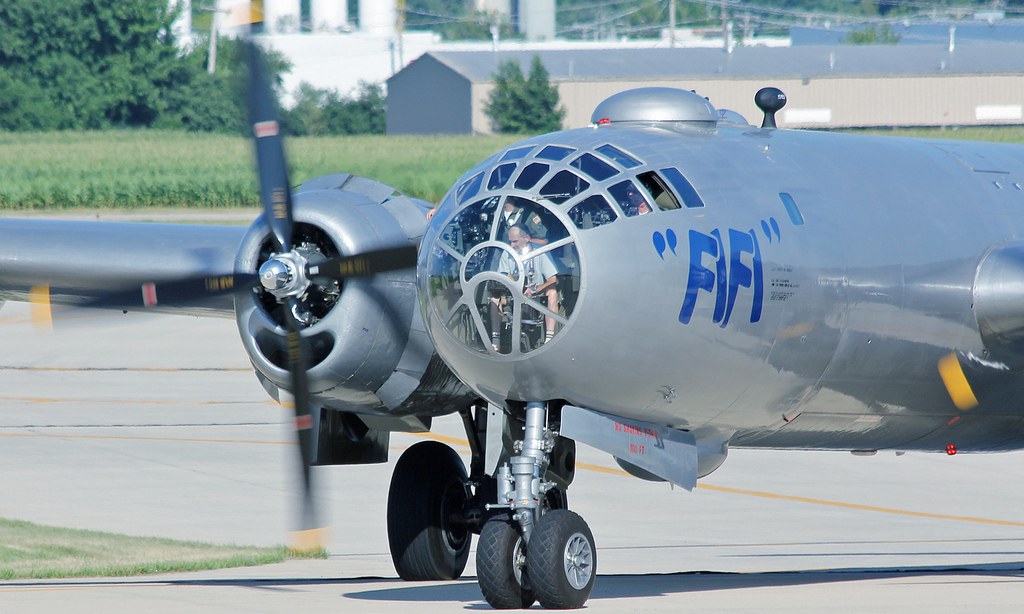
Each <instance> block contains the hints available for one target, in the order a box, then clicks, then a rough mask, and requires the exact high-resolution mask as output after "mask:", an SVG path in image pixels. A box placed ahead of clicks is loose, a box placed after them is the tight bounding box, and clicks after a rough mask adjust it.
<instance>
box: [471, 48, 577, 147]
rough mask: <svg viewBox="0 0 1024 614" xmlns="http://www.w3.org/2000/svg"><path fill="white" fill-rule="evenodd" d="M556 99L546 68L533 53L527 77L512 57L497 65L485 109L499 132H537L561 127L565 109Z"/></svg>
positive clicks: (555, 89) (554, 89)
mask: <svg viewBox="0 0 1024 614" xmlns="http://www.w3.org/2000/svg"><path fill="white" fill-rule="evenodd" d="M558 102H559V98H558V88H557V87H556V86H554V85H552V84H551V83H550V82H549V79H548V71H547V69H546V68H544V64H543V62H541V61H540V56H536V55H535V56H533V63H532V64H531V65H530V76H529V78H527V77H524V76H523V71H522V69H521V68H520V67H519V62H518V61H516V60H508V61H507V62H502V63H501V64H499V65H498V72H497V74H495V75H494V89H493V90H491V94H490V96H489V98H488V102H487V105H486V109H485V111H486V113H487V115H488V116H489V117H490V118H491V120H492V121H493V122H494V124H495V125H496V126H497V128H498V131H499V132H503V133H522V134H537V133H542V132H552V131H555V130H561V129H562V120H563V119H565V109H564V108H562V107H559V106H558Z"/></svg>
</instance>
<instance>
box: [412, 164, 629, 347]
mask: <svg viewBox="0 0 1024 614" xmlns="http://www.w3.org/2000/svg"><path fill="white" fill-rule="evenodd" d="M545 172H546V170H545ZM564 172H566V173H568V174H569V175H573V176H574V177H576V179H575V180H574V181H576V180H578V181H580V182H583V179H582V178H580V177H578V176H575V175H574V174H573V173H571V172H570V171H564ZM541 175H543V173H542V174H541ZM584 183H585V182H584ZM598 198H602V197H598ZM581 204H582V203H581ZM590 209H591V210H594V211H598V210H601V209H602V208H601V207H599V206H591V207H590ZM603 209H604V215H605V216H607V215H608V214H609V213H610V214H611V215H612V216H614V215H615V212H614V211H610V205H609V204H608V203H607V202H605V203H604V207H603ZM593 218H594V216H593V215H591V221H590V224H591V225H593V224H594V221H593ZM581 219H582V218H581ZM581 223H582V222H581ZM439 239H440V240H439V241H438V242H437V243H435V244H434V245H433V247H432V248H431V251H430V255H429V257H428V261H427V270H428V271H429V276H430V280H429V296H430V298H429V302H430V305H431V308H432V309H433V311H434V313H436V314H437V317H438V319H439V321H440V322H442V323H443V325H444V326H445V327H446V328H447V329H448V331H449V332H450V333H451V335H452V337H453V338H454V339H456V340H457V341H458V342H459V343H461V344H462V345H463V346H465V347H466V348H468V349H469V350H470V351H474V352H479V353H481V354H486V355H490V356H492V357H494V358H500V357H502V356H507V357H510V358H516V357H518V356H521V355H523V354H527V353H530V352H533V351H536V350H540V349H542V348H544V347H545V345H546V344H548V343H552V342H553V341H557V339H558V334H559V333H560V332H561V330H562V329H563V328H564V327H565V326H566V325H568V324H569V321H570V318H571V317H572V314H573V311H574V309H575V307H576V299H577V296H578V294H579V292H580V288H581V275H580V270H581V263H580V258H579V252H578V251H577V249H576V245H575V242H574V240H573V238H572V235H571V234H570V232H569V228H568V227H566V226H565V224H564V223H563V222H562V221H561V219H560V216H559V214H558V213H556V212H555V211H554V210H553V209H551V208H550V206H545V205H544V204H542V203H539V202H535V201H533V200H531V199H528V198H522V197H518V196H513V195H506V196H504V197H503V196H500V195H496V196H493V197H491V198H485V199H481V200H478V201H476V202H474V203H472V204H470V205H468V206H466V207H464V208H463V209H462V210H461V211H459V212H458V213H457V214H455V216H454V217H453V218H452V219H451V221H450V222H448V223H447V224H446V225H445V226H444V228H443V229H442V231H441V234H440V238H439Z"/></svg>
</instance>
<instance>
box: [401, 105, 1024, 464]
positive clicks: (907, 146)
mask: <svg viewBox="0 0 1024 614" xmlns="http://www.w3.org/2000/svg"><path fill="white" fill-rule="evenodd" d="M609 145H610V146H612V148H609V147H608V146H609ZM552 146H554V149H552ZM506 151H507V152H511V153H506V152H500V153H499V154H497V155H495V156H494V157H492V158H491V159H489V160H487V161H485V162H484V163H482V164H481V165H479V166H477V167H476V168H474V169H472V170H470V171H469V172H468V173H466V175H465V176H464V177H463V179H462V180H460V182H459V183H457V184H456V186H455V187H453V189H452V192H451V193H450V194H449V195H448V196H447V197H446V199H445V201H444V202H443V203H442V205H441V206H440V208H439V209H438V212H437V214H436V215H435V216H434V218H433V221H432V223H431V225H430V227H429V228H428V230H427V233H426V235H425V236H424V240H423V243H422V247H421V250H420V272H419V283H420V289H421V302H422V303H423V304H424V313H425V319H426V321H427V325H428V329H429V331H430V332H431V335H432V337H433V339H434V342H435V344H436V347H437V350H438V352H439V354H440V355H441V356H442V358H443V359H444V360H446V361H447V362H448V363H449V365H450V366H451V367H452V369H453V371H455V372H456V373H458V374H460V376H461V377H462V379H463V380H464V381H466V382H467V383H469V384H470V385H471V386H473V387H474V389H475V390H476V391H477V392H478V393H480V394H481V395H482V396H484V397H485V398H487V399H488V400H489V401H490V402H492V403H495V404H498V405H501V404H504V403H506V402H507V401H510V400H511V401H523V402H528V401H551V400H556V401H564V402H566V403H568V404H571V405H575V406H579V407H585V408H588V409H592V410H596V411H599V412H603V413H607V414H611V415H614V416H621V417H625V418H632V419H636V420H641V421H645V422H649V423H655V424H659V425H664V426H668V427H672V428H678V429H684V430H691V431H700V430H703V431H704V432H706V431H709V430H712V431H715V432H717V433H718V434H719V438H720V439H722V440H728V441H729V445H730V446H735V447H743V446H756V447H783V448H787V447H791V448H836V449H878V448H896V449H921V450H933V451H940V450H945V449H946V447H947V446H949V445H953V446H955V449H960V450H998V449H1010V448H1018V447H1022V446H1024V429H1022V428H1021V427H1022V425H1021V419H1022V416H1024V409H1022V407H1021V404H1020V402H1019V401H1018V400H1017V398H1019V397H1017V398H1015V395H1013V394H1009V392H1011V391H1013V390H1019V389H1020V386H1019V385H1018V384H1017V382H1019V381H1020V379H1021V378H1020V377H1019V376H1017V375H1014V374H1013V373H1012V372H1011V373H1010V374H1009V375H1007V378H1004V379H1008V381H1006V382H1002V385H1001V387H997V388H994V389H993V390H994V392H993V393H992V394H990V395H988V396H987V397H986V396H984V395H981V394H980V393H979V401H980V404H979V405H977V406H976V407H972V408H968V409H959V408H958V407H957V406H956V405H955V404H954V402H953V401H952V399H951V392H950V391H949V390H948V388H947V386H946V385H945V384H944V381H943V378H942V377H941V376H940V370H939V368H938V365H939V362H940V360H941V359H942V358H943V357H944V356H947V355H949V354H951V353H955V352H958V353H959V354H960V355H961V356H968V357H972V358H975V359H978V360H980V361H984V360H985V359H986V358H991V356H990V353H989V352H988V351H987V350H990V349H992V348H991V347H986V344H985V343H984V342H983V338H982V334H981V333H980V332H979V316H978V314H976V312H975V310H974V303H975V298H976V294H977V293H978V292H979V291H982V290H985V289H984V288H979V287H978V275H979V265H980V263H981V262H982V260H983V258H984V257H985V256H986V254H987V253H988V252H989V251H990V249H992V248H993V247H994V246H998V245H1010V246H1014V245H1015V244H1014V243H1012V242H1013V241H1014V240H1016V239H1019V238H1020V237H1021V236H1022V233H1024V189H1022V188H1024V147H1020V146H1011V145H1003V144H992V143H964V142H956V141H943V140H918V139H896V138H891V137H884V136H866V135H849V134H830V133H819V132H801V131H789V130H768V129H758V128H755V127H752V126H744V125H725V124H720V125H718V126H715V125H714V123H707V122H690V123H688V122H661V123H659V122H622V123H611V124H608V125H602V126H597V127H592V128H586V129H580V130H573V131H567V132H561V133H555V134H551V135H545V136H542V137H538V138H535V139H530V140H527V141H524V142H523V143H519V144H516V145H513V146H511V147H510V148H509V149H508V150H506ZM621 154H625V155H624V156H623V155H621ZM558 156H561V157H560V158H559V159H557V160H554V159H552V158H556V157H558ZM593 158H597V160H598V162H594V160H593ZM513 163H514V164H513ZM537 165H540V167H538V166H537ZM541 167H546V168H541ZM531 168H532V170H531ZM595 169H596V170H595ZM671 169H675V170H676V171H678V173H679V174H681V175H682V176H683V177H684V180H683V181H678V180H677V178H676V176H675V175H676V173H675V172H673V171H672V170H671ZM588 171H589V173H588ZM530 173H533V174H539V175H540V178H538V179H536V180H534V179H533V177H532V176H531V177H526V176H527V175H529V174H530ZM566 173H568V174H566ZM570 175H571V176H570ZM523 177H526V179H522V180H521V178H523ZM626 180H628V181H631V182H632V183H634V184H635V185H637V186H638V187H642V188H643V194H644V197H645V199H646V200H647V201H655V200H657V201H658V203H659V205H661V204H662V203H664V204H665V205H666V208H665V209H662V207H661V206H650V207H649V208H650V209H651V211H650V212H649V213H644V214H636V212H635V211H633V212H631V211H630V210H629V206H630V205H629V204H628V201H627V200H625V199H624V198H623V197H622V196H621V191H622V190H621V184H622V182H623V181H626ZM659 180H660V182H659ZM584 184H586V185H585V186H584ZM687 184H689V186H690V188H689V189H688V188H687ZM567 186H568V187H567ZM616 186H619V187H616ZM663 188H668V190H669V191H671V192H672V194H671V195H670V196H671V197H674V198H668V199H667V200H666V199H665V197H664V196H662V197H660V198H659V195H658V194H657V192H659V191H660V190H662V189H663ZM595 196H596V197H597V198H595ZM510 199H511V200H513V201H514V202H515V203H516V205H517V207H519V206H522V207H523V208H525V209H526V210H527V214H534V215H536V216H537V217H536V219H537V221H539V222H542V224H541V225H542V226H543V227H544V229H543V230H537V231H535V233H534V234H542V233H543V234H546V235H547V239H548V241H547V243H546V244H545V243H538V244H536V245H534V246H533V251H532V254H540V253H545V250H547V251H546V254H547V255H548V256H549V257H551V258H552V259H554V260H555V261H557V262H558V264H559V266H560V267H561V270H562V272H563V274H562V275H560V276H559V277H560V281H559V285H560V287H561V296H562V297H563V298H562V299H560V300H561V301H562V303H563V304H560V305H558V307H557V309H554V310H551V309H549V310H545V309H544V308H545V307H548V305H547V304H546V302H545V301H544V300H543V299H538V298H537V297H527V296H526V294H525V290H524V287H525V285H524V283H525V282H524V281H523V279H521V278H520V277H519V275H526V268H527V263H526V261H527V260H528V259H529V256H530V253H528V254H526V255H523V254H519V255H518V257H519V262H520V263H521V265H522V266H523V267H524V268H523V270H522V272H521V273H520V274H515V273H514V274H512V275H509V274H508V271H507V266H506V270H505V271H504V272H503V271H501V270H499V268H498V266H497V260H498V258H497V255H498V254H499V253H514V252H515V250H512V249H511V248H508V247H506V246H505V242H504V241H503V237H502V234H503V232H504V231H503V225H504V224H506V222H503V221H502V219H501V218H502V217H503V213H502V211H503V208H504V206H505V205H504V203H505V201H506V200H510ZM673 200H674V201H675V203H674V204H673V202H672V201H673ZM585 202H587V203H589V204H587V205H585V206H584V205H581V203H585ZM529 203H532V205H530V204H529ZM595 203H596V204H595ZM680 205H681V206H680ZM531 207H532V208H531ZM673 207H678V208H673ZM588 212H589V214H590V215H589V217H588V216H587V215H585V214H587V213H588ZM609 218H611V219H609ZM595 220H599V222H600V223H598V222H595ZM551 245H556V247H554V248H551ZM513 257H515V256H513ZM507 260H508V257H506V261H507ZM567 290H568V293H571V294H572V295H573V296H572V300H569V301H567V300H566V299H565V298H564V297H565V296H566V294H567ZM498 295H504V296H505V298H504V299H500V298H495V297H497V296H498ZM566 302H569V303H571V304H570V305H569V307H570V309H567V308H566V307H567V306H566V304H565V303H566ZM495 310H498V311H499V312H500V318H501V320H500V321H499V316H496V315H490V314H493V313H495ZM555 311H557V313H555ZM570 311H571V312H570ZM1011 315H1015V314H1011ZM555 316H558V317H557V318H555ZM544 317H547V318H552V319H556V320H557V324H556V325H555V329H556V330H555V334H554V335H553V337H552V338H551V339H550V341H548V342H547V343H542V342H539V341H537V340H536V339H538V338H539V334H538V333H535V332H531V331H530V330H529V329H530V328H531V327H532V328H539V327H540V326H542V325H541V324H540V321H541V320H543V319H544ZM520 320H522V321H523V322H524V323H520ZM531 334H532V335H534V336H535V337H534V338H533V339H530V338H529V336H530V335H531ZM510 335H511V336H512V337H513V338H514V340H515V341H514V342H513V341H509V340H507V339H503V338H502V337H503V336H505V337H507V336H510ZM492 341H493V342H494V343H493V344H492V343H491V342H492ZM999 369H1002V370H1008V369H1009V367H1006V366H1005V365H1002V364H1001V363H1000V365H999ZM999 369H997V370H999Z"/></svg>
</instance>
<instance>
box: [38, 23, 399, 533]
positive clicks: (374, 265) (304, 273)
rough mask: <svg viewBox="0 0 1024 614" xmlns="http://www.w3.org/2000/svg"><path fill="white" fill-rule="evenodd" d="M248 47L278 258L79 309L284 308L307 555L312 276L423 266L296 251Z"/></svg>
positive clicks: (271, 118) (385, 255) (259, 62)
mask: <svg viewBox="0 0 1024 614" xmlns="http://www.w3.org/2000/svg"><path fill="white" fill-rule="evenodd" d="M245 45H246V47H247V53H246V58H247V65H248V70H249V74H250V83H249V112H250V120H251V123H252V127H253V135H254V139H255V149H256V162H257V172H258V174H259V179H260V192H261V195H262V200H263V207H264V218H265V220H266V222H267V224H268V225H269V227H270V234H271V237H272V247H273V249H272V253H271V254H270V257H269V258H268V259H267V260H266V262H264V263H263V264H262V265H261V266H260V270H259V272H258V274H253V273H234V274H231V275H219V276H213V277H211V276H209V275H206V276H193V277H187V278H182V279H173V280H164V281H154V282H148V283H144V284H142V286H141V292H140V288H139V287H138V286H135V287H132V288H130V289H128V290H118V291H113V292H103V293H99V294H94V295H93V296H94V297H95V298H93V299H92V300H88V301H86V302H83V303H78V304H77V305H76V307H90V308H108V309H110V308H114V309H125V310H136V309H143V308H153V307H158V306H202V305H203V303H204V302H205V301H208V300H209V299H211V298H213V297H217V296H223V295H225V294H242V293H244V292H251V291H253V289H255V288H256V287H257V286H258V285H262V287H263V289H264V290H266V291H267V292H268V293H269V294H270V295H272V296H273V297H274V300H276V301H277V303H278V304H280V305H281V306H282V307H283V308H282V309H281V312H282V317H283V323H284V328H285V331H286V334H287V369H288V371H289V372H290V374H291V393H292V396H293V406H294V411H295V418H294V428H295V432H296V436H297V439H298V443H299V451H300V454H301V460H302V503H301V517H300V522H299V530H298V531H296V532H295V533H294V534H293V539H292V548H293V549H294V550H297V551H307V550H314V549H318V548H322V547H323V546H324V544H325V541H326V528H325V527H323V526H322V525H321V522H320V521H319V520H318V518H317V513H316V509H315V505H314V484H313V480H312V476H311V473H310V465H311V464H312V463H313V462H314V461H315V459H314V458H313V441H312V437H313V434H314V433H315V432H316V431H315V430H314V429H313V426H314V425H313V418H312V415H311V411H310V403H311V395H310V390H309V378H308V376H307V373H306V371H307V369H308V368H309V364H308V362H307V361H308V357H309V356H310V355H311V352H310V350H309V348H308V347H307V342H306V339H305V338H304V337H303V336H302V334H301V330H302V328H303V326H304V324H303V323H302V322H301V320H300V317H299V316H298V315H297V314H298V313H299V307H300V302H301V300H302V299H303V298H304V297H305V295H306V293H307V291H308V290H309V289H310V287H311V285H312V283H311V279H312V278H314V277H316V278H330V279H334V280H337V281H339V282H341V281H342V280H343V279H344V278H346V277H354V276H363V275H373V274H375V273H382V272H386V271H392V270H398V269H405V268H409V267H413V266H415V264H416V254H417V249H416V247H415V246H413V245H405V246H401V247H394V248H387V249H380V250H373V251H369V252H363V253H361V254H354V255H341V256H336V257H332V258H328V259H327V260H322V261H318V262H316V263H314V264H310V263H309V262H308V260H307V255H306V254H307V252H305V251H303V250H301V249H295V244H296V233H295V226H296V225H295V218H294V213H293V208H292V198H291V192H292V190H291V185H290V183H289V181H288V169H287V165H286V163H285V156H284V148H283V145H282V139H281V134H280V130H279V124H278V121H277V111H276V108H275V106H276V105H275V100H274V97H273V93H272V91H271V89H270V85H269V82H268V80H267V76H266V69H265V66H264V61H263V57H262V54H261V52H260V50H259V48H258V47H257V46H256V44H255V43H253V42H252V41H251V40H248V41H246V42H245ZM30 301H31V302H32V305H33V308H32V311H33V317H34V318H36V321H37V324H38V323H40V322H41V323H42V324H43V326H47V325H48V324H49V323H51V322H52V320H51V318H52V314H51V313H50V294H49V287H48V286H37V287H35V288H33V289H32V291H31V295H30Z"/></svg>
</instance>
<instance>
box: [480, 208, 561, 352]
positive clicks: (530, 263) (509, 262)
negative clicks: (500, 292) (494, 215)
mask: <svg viewBox="0 0 1024 614" xmlns="http://www.w3.org/2000/svg"><path fill="white" fill-rule="evenodd" d="M508 238H509V244H510V245H511V246H512V249H514V250H516V253H518V254H519V255H520V256H521V257H522V259H523V268H524V269H525V270H524V271H522V273H521V274H520V273H519V271H518V266H517V264H516V261H515V258H513V257H512V254H509V253H508V252H505V253H503V254H502V255H501V259H500V260H499V262H498V272H499V273H502V274H504V275H508V276H509V277H512V278H513V279H514V278H515V276H517V275H518V277H519V278H520V280H521V281H522V283H523V294H525V295H526V296H527V297H538V296H544V297H545V299H546V305H547V308H548V309H550V310H551V311H552V312H554V313H558V287H557V281H558V267H557V266H556V265H555V262H554V260H552V259H551V256H550V254H547V253H544V254H539V255H537V256H530V255H529V254H530V252H531V251H533V249H534V246H535V244H534V243H533V242H532V236H531V235H530V231H529V230H527V229H526V227H525V226H523V225H522V224H515V225H513V226H512V227H511V228H509V231H508ZM503 307H504V302H503V298H501V297H491V306H490V311H491V342H492V345H493V347H494V349H495V350H498V347H499V346H500V343H499V341H500V331H501V312H502V308H503ZM554 335H555V319H554V318H552V317H551V316H545V317H544V343H547V342H548V341H551V338H552V337H554Z"/></svg>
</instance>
